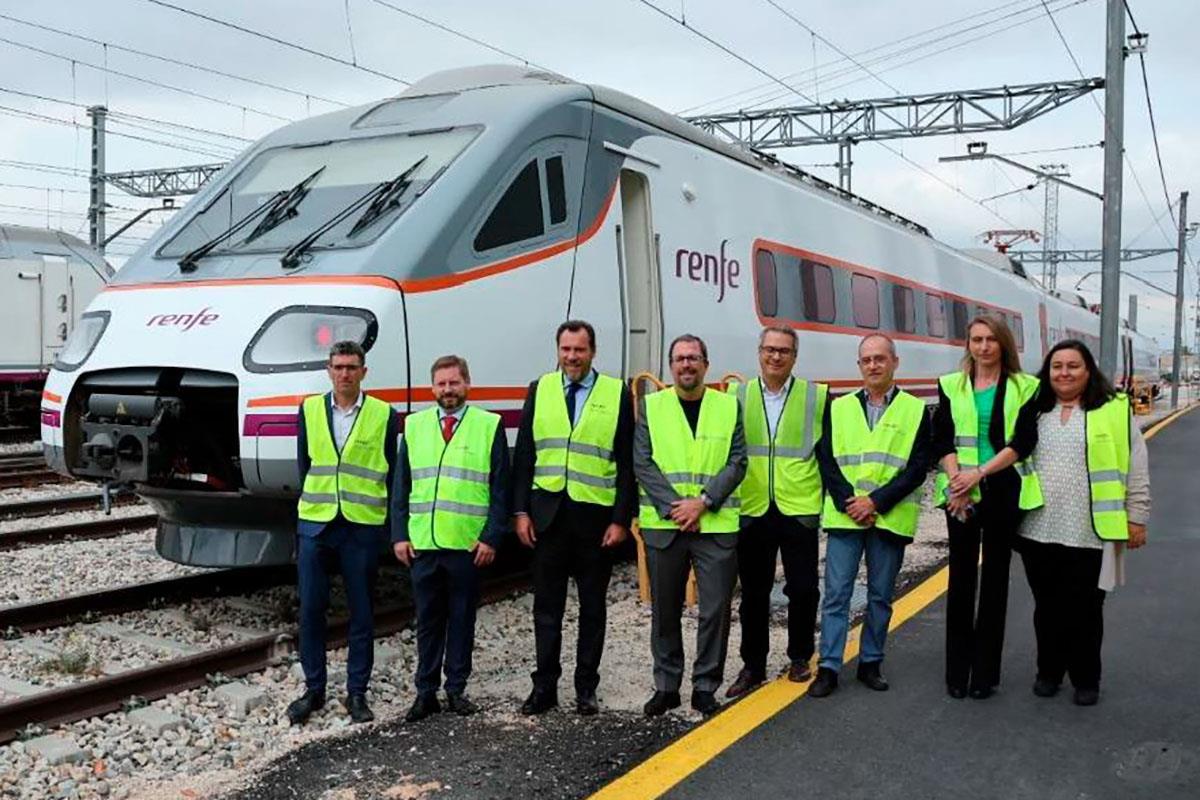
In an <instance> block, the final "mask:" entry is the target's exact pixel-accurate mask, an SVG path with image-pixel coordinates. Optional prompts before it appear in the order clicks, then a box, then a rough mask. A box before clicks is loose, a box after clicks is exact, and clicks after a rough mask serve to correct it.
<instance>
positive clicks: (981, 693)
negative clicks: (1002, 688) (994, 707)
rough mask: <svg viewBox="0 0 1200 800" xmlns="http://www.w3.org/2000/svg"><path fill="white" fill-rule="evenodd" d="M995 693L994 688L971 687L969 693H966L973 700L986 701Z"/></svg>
mask: <svg viewBox="0 0 1200 800" xmlns="http://www.w3.org/2000/svg"><path fill="white" fill-rule="evenodd" d="M995 693H996V687H995V686H972V687H971V691H970V692H968V694H970V695H971V699H973V700H987V699H988V698H989V697H991V696H992V695H994V694H995Z"/></svg>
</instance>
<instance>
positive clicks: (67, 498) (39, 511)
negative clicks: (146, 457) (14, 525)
mask: <svg viewBox="0 0 1200 800" xmlns="http://www.w3.org/2000/svg"><path fill="white" fill-rule="evenodd" d="M101 498H102V495H101V494H100V493H99V492H86V493H84V494H68V495H59V496H57V497H43V498H39V499H37V500H19V501H17V502H15V503H4V504H3V505H0V521H6V520H13V519H31V518H37V517H50V516H54V515H55V514H65V513H67V512H69V511H99V510H100V508H101V502H102V499H101ZM136 502H138V498H137V496H136V495H132V494H117V495H114V496H113V498H112V504H113V506H114V507H115V506H127V505H131V504H133V503H136Z"/></svg>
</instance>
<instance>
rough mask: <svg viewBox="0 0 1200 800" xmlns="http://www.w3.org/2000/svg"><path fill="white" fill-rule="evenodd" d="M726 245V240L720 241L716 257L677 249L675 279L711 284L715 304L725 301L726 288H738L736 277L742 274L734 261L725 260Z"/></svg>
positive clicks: (696, 251)
mask: <svg viewBox="0 0 1200 800" xmlns="http://www.w3.org/2000/svg"><path fill="white" fill-rule="evenodd" d="M728 243H729V240H728V239H722V240H721V246H720V247H719V248H718V253H717V255H713V254H712V253H703V252H701V251H699V250H688V249H687V248H686V247H681V248H679V249H678V250H676V251H675V277H676V278H684V277H686V278H687V279H688V280H691V281H695V282H696V283H711V284H712V285H713V286H715V287H717V302H718V303H719V302H721V301H722V300H724V299H725V290H726V288H729V289H736V288H738V276H740V275H741V274H742V265H741V264H739V263H738V262H737V260H736V259H732V258H730V259H726V258H725V245H726V244H728ZM685 272H686V273H687V274H686V275H685V274H684V273H685Z"/></svg>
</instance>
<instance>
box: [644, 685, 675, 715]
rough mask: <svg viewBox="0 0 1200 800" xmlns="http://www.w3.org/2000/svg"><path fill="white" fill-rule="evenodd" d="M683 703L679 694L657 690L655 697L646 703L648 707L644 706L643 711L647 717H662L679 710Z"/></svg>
mask: <svg viewBox="0 0 1200 800" xmlns="http://www.w3.org/2000/svg"><path fill="white" fill-rule="evenodd" d="M682 702H683V701H681V700H680V699H679V692H663V691H658V690H655V692H654V696H652V697H651V698H650V699H649V700H647V701H646V705H644V706H642V711H643V712H644V713H645V715H646V716H647V717H661V716H662V715H663V714H665V713H667V712H668V711H670V710H671V709H672V708H679V706H680V704H681V703H682Z"/></svg>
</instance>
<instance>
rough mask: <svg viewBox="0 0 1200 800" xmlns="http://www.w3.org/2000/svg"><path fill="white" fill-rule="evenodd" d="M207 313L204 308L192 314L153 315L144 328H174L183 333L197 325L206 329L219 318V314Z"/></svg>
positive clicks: (206, 308)
mask: <svg viewBox="0 0 1200 800" xmlns="http://www.w3.org/2000/svg"><path fill="white" fill-rule="evenodd" d="M209 311H210V309H209V307H208V306H205V307H204V308H202V309H200V310H199V311H197V312H196V313H194V314H155V315H154V316H153V317H151V318H150V319H148V320H146V327H147V328H150V327H159V328H167V327H175V328H181V329H183V330H184V331H190V330H191V329H192V328H194V327H196V326H197V325H201V326H204V327H207V326H209V325H211V324H213V323H214V322H216V321H217V320H218V319H220V318H221V315H220V314H210V313H209Z"/></svg>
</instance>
